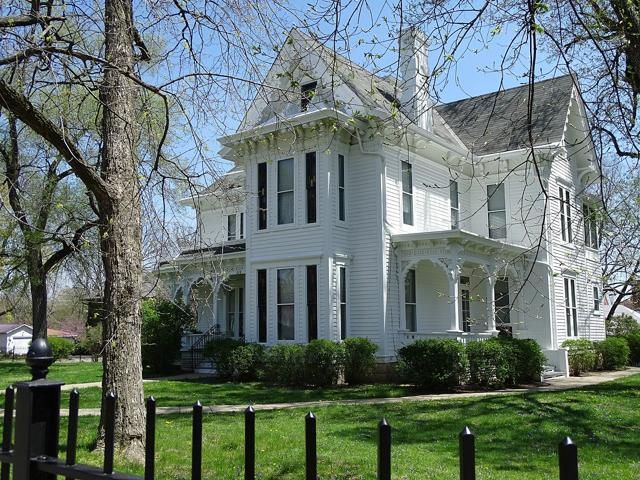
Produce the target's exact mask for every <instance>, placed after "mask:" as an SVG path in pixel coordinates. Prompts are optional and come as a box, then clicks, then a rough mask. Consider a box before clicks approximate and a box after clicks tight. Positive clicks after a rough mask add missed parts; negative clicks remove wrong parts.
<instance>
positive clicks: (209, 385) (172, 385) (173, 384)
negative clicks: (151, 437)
mask: <svg viewBox="0 0 640 480" xmlns="http://www.w3.org/2000/svg"><path fill="white" fill-rule="evenodd" d="M51 378H54V377H51ZM144 393H145V396H149V395H153V396H154V397H155V398H156V400H157V405H158V406H162V407H169V406H180V407H185V406H189V405H192V404H193V403H195V401H196V400H200V401H201V402H202V404H203V405H252V404H261V403H262V404H264V403H284V402H308V401H316V400H344V399H356V398H382V397H402V396H405V395H414V394H416V393H419V392H417V391H416V390H415V389H413V388H410V387H403V386H399V385H382V384H374V385H361V386H354V387H336V388H325V389H302V388H286V387H276V386H272V385H265V384H262V383H216V382H215V381H214V380H209V379H193V380H179V381H178V380H176V381H172V380H159V381H154V382H147V383H145V384H144ZM101 396H102V389H101V388H97V387H92V388H83V389H82V390H80V405H81V408H97V407H99V406H100V399H101ZM68 401H69V399H68V395H64V396H63V406H66V405H68Z"/></svg>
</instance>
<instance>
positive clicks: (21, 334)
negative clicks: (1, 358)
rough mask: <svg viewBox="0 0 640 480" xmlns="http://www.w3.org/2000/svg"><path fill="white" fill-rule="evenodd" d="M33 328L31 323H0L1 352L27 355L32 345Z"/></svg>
mask: <svg viewBox="0 0 640 480" xmlns="http://www.w3.org/2000/svg"><path fill="white" fill-rule="evenodd" d="M32 334H33V329H32V328H31V326H30V325H25V324H21V325H17V324H9V323H4V324H0V353H4V354H7V355H26V354H27V350H29V345H31V336H32Z"/></svg>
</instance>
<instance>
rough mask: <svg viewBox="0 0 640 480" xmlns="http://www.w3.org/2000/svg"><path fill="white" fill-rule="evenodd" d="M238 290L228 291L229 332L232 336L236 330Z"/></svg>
mask: <svg viewBox="0 0 640 480" xmlns="http://www.w3.org/2000/svg"><path fill="white" fill-rule="evenodd" d="M236 313H237V312H236V290H235V288H234V289H232V290H230V291H229V292H227V334H230V335H231V336H233V335H235V332H236V316H237V315H236Z"/></svg>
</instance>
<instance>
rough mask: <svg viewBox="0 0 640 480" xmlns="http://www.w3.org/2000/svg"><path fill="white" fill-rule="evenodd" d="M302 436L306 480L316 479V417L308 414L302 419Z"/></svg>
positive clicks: (310, 413)
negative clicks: (303, 439) (303, 437)
mask: <svg viewBox="0 0 640 480" xmlns="http://www.w3.org/2000/svg"><path fill="white" fill-rule="evenodd" d="M304 427H305V428H304V434H305V435H304V436H305V453H306V467H307V469H306V474H307V476H306V480H317V478H318V452H317V444H316V416H315V415H314V414H313V413H312V412H309V413H307V415H306V416H305V417H304Z"/></svg>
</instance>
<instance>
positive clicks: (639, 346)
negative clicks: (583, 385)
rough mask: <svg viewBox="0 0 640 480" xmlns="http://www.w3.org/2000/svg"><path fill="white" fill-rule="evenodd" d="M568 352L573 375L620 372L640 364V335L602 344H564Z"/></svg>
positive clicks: (577, 341)
mask: <svg viewBox="0 0 640 480" xmlns="http://www.w3.org/2000/svg"><path fill="white" fill-rule="evenodd" d="M562 347H563V348H566V349H567V350H568V355H569V370H570V371H571V375H580V374H581V373H583V372H588V371H591V370H620V369H622V368H624V367H626V366H627V365H638V364H640V333H631V334H628V335H626V336H624V337H608V338H606V339H605V340H602V341H601V342H592V341H591V340H584V339H577V340H566V341H565V342H564V343H563V344H562Z"/></svg>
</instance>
